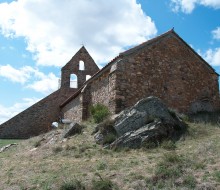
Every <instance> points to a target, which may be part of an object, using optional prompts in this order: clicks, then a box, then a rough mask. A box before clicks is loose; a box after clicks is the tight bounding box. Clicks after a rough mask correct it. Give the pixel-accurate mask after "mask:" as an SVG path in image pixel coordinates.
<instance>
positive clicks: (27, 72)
mask: <svg viewBox="0 0 220 190" xmlns="http://www.w3.org/2000/svg"><path fill="white" fill-rule="evenodd" d="M33 71H34V69H33V68H31V67H30V66H25V67H22V68H21V69H15V68H13V67H12V66H11V65H0V76H2V77H5V78H7V79H9V80H11V81H13V82H18V83H21V84H24V83H25V82H26V81H27V80H28V79H29V78H30V77H31V72H33Z"/></svg>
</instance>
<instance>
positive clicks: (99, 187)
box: [92, 173, 118, 190]
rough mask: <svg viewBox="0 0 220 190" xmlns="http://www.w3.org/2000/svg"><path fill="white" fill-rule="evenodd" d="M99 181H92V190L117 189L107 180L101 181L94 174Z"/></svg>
mask: <svg viewBox="0 0 220 190" xmlns="http://www.w3.org/2000/svg"><path fill="white" fill-rule="evenodd" d="M95 175H97V176H98V177H99V179H97V180H95V179H93V180H92V190H113V189H118V188H117V186H116V185H114V184H113V183H112V181H111V180H109V179H103V178H102V177H101V175H100V174H99V173H96V174H95Z"/></svg>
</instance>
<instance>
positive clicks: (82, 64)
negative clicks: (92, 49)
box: [79, 61, 85, 71]
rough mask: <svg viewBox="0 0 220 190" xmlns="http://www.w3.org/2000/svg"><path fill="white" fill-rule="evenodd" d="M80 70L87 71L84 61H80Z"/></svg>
mask: <svg viewBox="0 0 220 190" xmlns="http://www.w3.org/2000/svg"><path fill="white" fill-rule="evenodd" d="M79 70H80V71H84V70H85V64H84V62H83V61H79Z"/></svg>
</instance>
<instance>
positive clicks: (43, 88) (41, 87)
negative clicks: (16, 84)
mask: <svg viewBox="0 0 220 190" xmlns="http://www.w3.org/2000/svg"><path fill="white" fill-rule="evenodd" d="M58 80H59V79H58V78H57V77H56V76H55V75H54V74H53V73H49V75H44V76H43V77H41V79H40V80H38V81H35V82H33V83H32V84H29V85H27V88H31V89H33V90H35V91H37V92H41V93H44V94H49V93H50V92H53V91H55V90H57V89H58Z"/></svg>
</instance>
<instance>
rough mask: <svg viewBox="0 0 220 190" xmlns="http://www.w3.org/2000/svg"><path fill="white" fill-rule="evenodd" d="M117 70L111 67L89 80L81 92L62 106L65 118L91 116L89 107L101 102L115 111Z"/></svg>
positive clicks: (75, 119) (74, 118)
mask: <svg viewBox="0 0 220 190" xmlns="http://www.w3.org/2000/svg"><path fill="white" fill-rule="evenodd" d="M115 76H116V75H115V72H114V71H111V70H110V67H109V68H108V69H107V70H106V71H104V72H102V73H100V74H99V75H98V76H97V77H96V78H95V79H93V80H92V81H91V82H89V83H88V84H87V85H86V86H85V87H84V88H83V89H82V90H81V93H80V94H79V95H78V96H77V97H76V98H74V99H73V100H71V101H70V102H69V103H68V104H67V105H65V106H64V107H63V108H62V113H63V115H64V118H68V119H71V120H74V121H81V120H85V119H88V118H89V117H90V113H89V107H90V106H91V105H94V104H97V103H101V104H103V105H105V106H107V107H108V108H109V110H110V111H111V112H112V113H115V109H116V106H115V84H116V83H115V81H116V80H115Z"/></svg>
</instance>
